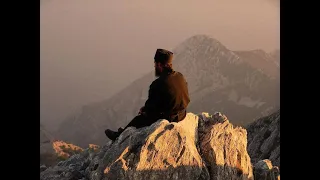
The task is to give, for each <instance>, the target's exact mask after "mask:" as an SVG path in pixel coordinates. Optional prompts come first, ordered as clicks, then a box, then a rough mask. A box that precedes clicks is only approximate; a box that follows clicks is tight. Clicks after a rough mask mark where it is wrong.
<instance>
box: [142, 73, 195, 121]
mask: <svg viewBox="0 0 320 180" xmlns="http://www.w3.org/2000/svg"><path fill="white" fill-rule="evenodd" d="M189 102H190V98H189V92H188V85H187V82H186V80H185V78H184V77H183V75H182V74H181V73H180V72H177V71H173V70H169V71H166V72H164V73H162V74H161V75H160V77H159V78H158V79H156V80H154V81H153V82H152V84H151V85H150V88H149V96H148V100H147V101H146V103H145V106H144V109H143V111H144V112H146V115H147V116H150V117H157V118H165V119H168V120H169V121H180V120H182V119H184V117H185V116H186V109H187V106H188V104H189Z"/></svg>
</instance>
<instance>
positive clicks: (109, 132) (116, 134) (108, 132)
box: [104, 129, 121, 141]
mask: <svg viewBox="0 0 320 180" xmlns="http://www.w3.org/2000/svg"><path fill="white" fill-rule="evenodd" d="M104 133H105V134H106V136H107V137H108V138H109V139H110V140H112V141H114V140H116V139H117V137H119V136H120V134H121V133H119V132H116V131H112V130H110V129H107V130H105V131H104Z"/></svg>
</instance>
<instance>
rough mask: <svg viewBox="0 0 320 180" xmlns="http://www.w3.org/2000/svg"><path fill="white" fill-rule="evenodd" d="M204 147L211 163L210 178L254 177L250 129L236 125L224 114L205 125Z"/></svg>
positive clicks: (206, 156) (203, 149)
mask: <svg viewBox="0 0 320 180" xmlns="http://www.w3.org/2000/svg"><path fill="white" fill-rule="evenodd" d="M204 126H205V127H204V128H202V129H203V130H204V132H203V133H201V134H202V135H201V136H200V148H201V152H202V153H203V157H204V159H205V160H206V162H207V165H208V169H209V172H210V179H250V177H252V168H251V163H250V157H249V155H248V153H247V132H246V130H245V129H243V128H241V127H236V128H234V127H233V125H232V124H231V123H230V122H229V121H228V119H227V118H226V117H225V116H224V115H222V114H219V113H217V114H215V116H214V117H212V118H210V119H209V120H208V121H206V122H205V124H204Z"/></svg>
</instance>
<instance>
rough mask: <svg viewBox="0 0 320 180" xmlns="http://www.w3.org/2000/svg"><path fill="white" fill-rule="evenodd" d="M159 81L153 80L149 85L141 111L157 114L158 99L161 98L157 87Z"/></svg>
mask: <svg viewBox="0 0 320 180" xmlns="http://www.w3.org/2000/svg"><path fill="white" fill-rule="evenodd" d="M159 83H160V81H157V80H156V81H153V82H152V84H151V85H150V87H149V94H148V100H147V101H146V102H145V105H144V107H143V112H144V113H146V114H147V115H148V114H158V113H159V110H160V109H159V107H158V106H159V100H160V98H161V95H160V89H159Z"/></svg>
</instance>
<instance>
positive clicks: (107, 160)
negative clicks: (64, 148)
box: [40, 113, 253, 180]
mask: <svg viewBox="0 0 320 180" xmlns="http://www.w3.org/2000/svg"><path fill="white" fill-rule="evenodd" d="M246 146H247V136H246V130H245V129H242V128H238V127H237V128H234V127H233V125H232V124H231V123H230V122H229V121H228V119H227V118H226V116H224V115H223V114H221V113H216V114H214V115H212V116H211V115H209V114H205V113H204V114H202V115H200V116H198V115H195V114H192V113H188V114H187V117H186V118H185V119H184V120H183V121H181V122H178V123H176V122H173V123H169V122H168V121H167V120H164V119H160V120H159V121H157V122H155V123H154V124H152V125H151V126H149V127H144V128H140V129H136V128H133V127H130V128H128V129H126V130H125V131H124V132H123V133H122V134H121V135H120V136H119V138H118V139H117V140H116V141H114V142H109V143H108V144H106V145H104V146H102V147H99V148H98V149H97V150H96V151H92V148H88V149H85V150H83V151H82V152H80V153H79V154H76V155H72V156H71V157H70V158H69V159H67V160H65V161H62V162H60V163H59V164H58V165H57V166H54V167H49V168H47V169H46V170H44V171H42V172H41V173H40V179H41V180H58V179H59V180H73V179H80V180H109V179H112V180H113V179H115V180H117V179H119V180H138V179H150V180H166V179H173V180H178V179H184V180H194V179H196V180H209V179H210V180H211V179H212V180H229V179H231V180H247V179H252V178H253V175H252V174H253V173H252V168H251V163H250V158H249V156H248V153H247V151H246Z"/></svg>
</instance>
